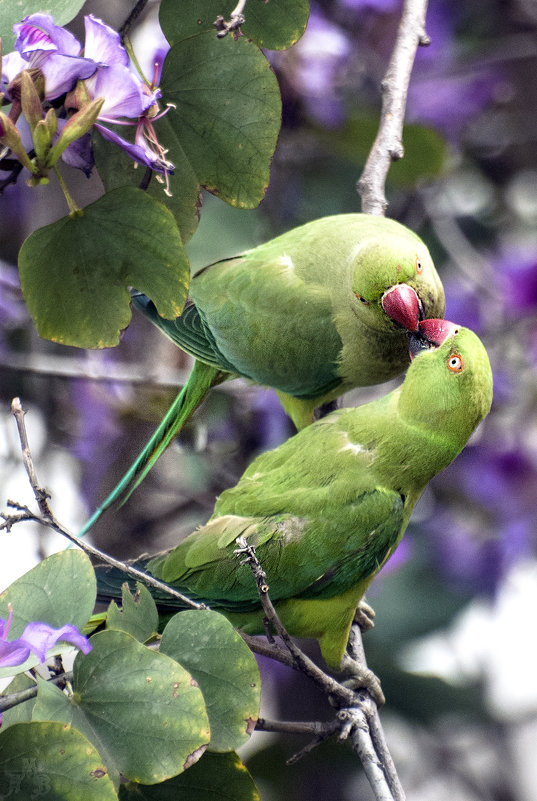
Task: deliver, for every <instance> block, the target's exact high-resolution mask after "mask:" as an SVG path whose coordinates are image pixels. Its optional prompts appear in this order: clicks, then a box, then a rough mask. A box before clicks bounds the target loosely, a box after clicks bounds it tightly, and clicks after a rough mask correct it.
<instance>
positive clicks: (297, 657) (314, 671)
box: [235, 537, 356, 705]
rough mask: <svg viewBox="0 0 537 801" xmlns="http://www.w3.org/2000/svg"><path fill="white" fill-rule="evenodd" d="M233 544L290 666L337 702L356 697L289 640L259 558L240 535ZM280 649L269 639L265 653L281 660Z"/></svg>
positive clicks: (350, 701) (345, 701) (343, 703)
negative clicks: (281, 642)
mask: <svg viewBox="0 0 537 801" xmlns="http://www.w3.org/2000/svg"><path fill="white" fill-rule="evenodd" d="M237 544H238V545H239V547H238V549H237V550H236V551H235V553H237V555H239V556H242V557H243V559H242V560H241V564H249V565H250V568H251V570H252V573H253V575H254V578H255V580H256V584H257V591H258V594H259V599H260V601H261V605H262V606H263V611H264V612H265V616H266V618H267V620H268V622H269V624H270V625H271V626H272V627H273V629H274V630H275V631H276V633H277V634H278V636H279V637H281V639H282V640H283V642H284V645H285V647H286V648H287V650H288V651H289V654H290V655H291V658H292V666H293V667H294V668H295V669H296V670H300V671H301V672H302V673H305V674H306V675H307V676H308V677H309V678H310V679H311V680H312V681H313V682H315V684H317V686H318V687H320V689H321V690H323V692H325V693H327V694H328V695H331V696H332V697H333V698H334V699H337V701H338V703H339V704H340V705H346V704H348V703H352V701H353V700H354V699H355V697H356V696H355V694H354V693H353V692H352V691H350V690H349V689H348V688H347V687H342V685H341V684H340V683H339V682H337V681H336V680H335V679H333V678H332V677H331V676H328V675H327V674H326V673H324V671H322V670H321V669H320V668H319V667H317V665H316V664H315V662H313V661H312V660H311V659H310V658H309V657H308V656H306V654H305V653H304V652H303V651H301V650H300V648H299V647H298V645H297V644H296V643H295V642H294V641H293V640H292V638H291V637H290V635H289V633H288V631H287V630H286V629H285V627H284V626H283V624H282V622H281V620H280V618H279V617H278V615H277V613H276V610H275V609H274V606H273V604H272V601H271V600H270V598H269V595H268V589H269V588H268V585H267V576H266V573H265V571H264V570H263V568H262V567H261V564H260V562H259V559H258V558H257V556H256V553H255V548H253V547H252V546H251V545H249V544H248V542H247V541H246V539H245V538H244V537H237ZM270 648H272V649H273V650H272V652H271V651H270V650H269V649H270ZM281 650H282V649H281V648H279V647H278V646H277V645H276V644H273V645H271V644H270V643H269V644H268V648H267V649H265V655H266V656H273V658H275V659H277V660H278V661H279V662H281V661H284V660H282V659H280V658H279V654H280V653H281Z"/></svg>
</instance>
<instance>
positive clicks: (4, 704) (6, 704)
mask: <svg viewBox="0 0 537 801" xmlns="http://www.w3.org/2000/svg"><path fill="white" fill-rule="evenodd" d="M72 679H73V672H72V671H67V672H65V673H60V674H59V675H57V676H52V678H50V679H47V681H49V682H50V683H51V684H61V683H62V682H64V681H72ZM36 695H37V684H35V685H34V686H33V687H27V688H26V689H25V690H19V691H18V692H16V693H7V694H6V695H2V696H0V713H2V712H6V711H7V710H8V709H13V707H14V706H18V705H19V704H23V703H24V702H25V701H31V700H32V698H35V697H36Z"/></svg>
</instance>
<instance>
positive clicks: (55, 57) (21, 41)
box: [2, 14, 97, 100]
mask: <svg viewBox="0 0 537 801" xmlns="http://www.w3.org/2000/svg"><path fill="white" fill-rule="evenodd" d="M13 31H14V32H15V33H16V34H17V39H16V42H15V52H14V53H9V54H8V55H7V56H6V57H5V58H4V59H3V63H2V89H3V91H5V92H6V94H7V96H8V98H11V94H10V91H9V85H10V84H11V83H12V81H13V80H14V78H16V76H17V75H18V74H19V73H20V72H22V70H23V69H32V70H34V69H39V70H40V71H41V72H42V73H43V75H44V78H45V99H46V100H54V99H55V98H57V97H60V96H61V95H63V94H65V93H66V92H68V91H69V90H70V89H72V88H73V86H74V85H75V84H76V82H77V81H78V80H84V79H85V78H89V76H90V75H93V73H94V72H95V71H96V69H97V64H96V63H95V62H94V61H93V60H91V59H90V58H87V57H85V58H83V57H81V56H80V51H81V46H80V42H79V41H78V40H77V39H76V38H75V37H74V36H73V34H72V33H69V31H67V30H66V29H65V28H61V27H60V26H59V25H55V24H54V20H53V18H52V17H51V16H50V14H30V16H28V17H25V18H24V19H23V21H22V22H19V23H17V24H16V25H14V26H13Z"/></svg>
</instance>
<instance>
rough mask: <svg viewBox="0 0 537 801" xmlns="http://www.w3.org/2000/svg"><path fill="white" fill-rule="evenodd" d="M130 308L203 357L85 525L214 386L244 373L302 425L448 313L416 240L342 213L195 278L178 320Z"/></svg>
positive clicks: (394, 368) (380, 371)
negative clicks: (425, 322) (428, 321)
mask: <svg viewBox="0 0 537 801" xmlns="http://www.w3.org/2000/svg"><path fill="white" fill-rule="evenodd" d="M133 303H134V305H135V306H136V307H137V308H139V309H141V310H142V311H143V312H144V313H145V314H146V315H147V316H148V317H149V318H150V319H151V320H152V321H153V323H155V325H157V326H158V328H160V329H161V331H163V332H164V333H165V334H166V335H167V336H169V337H170V338H171V339H172V340H173V342H175V343H176V344H177V345H179V347H180V348H182V349H183V350H184V351H186V352H187V353H189V354H191V355H192V356H194V357H195V359H196V361H195V363H194V367H193V370H192V373H191V374H190V377H189V379H188V381H187V383H186V385H185V386H184V388H183V389H182V390H181V392H180V393H179V395H178V396H177V398H176V399H175V401H174V402H173V404H172V406H171V407H170V409H169V410H168V412H167V413H166V416H165V417H164V419H163V420H162V422H161V424H160V425H159V427H158V428H157V430H156V431H155V433H154V435H153V436H152V437H151V439H150V441H149V442H148V443H147V445H146V447H145V448H144V449H143V451H142V452H141V453H140V455H139V456H138V458H137V459H136V461H135V462H134V463H133V465H132V466H131V468H130V469H129V471H128V472H127V473H126V474H125V476H124V477H123V479H122V480H121V481H120V482H119V484H118V485H117V486H116V487H115V489H114V490H113V491H112V493H111V494H110V495H109V496H108V497H107V498H106V500H105V501H104V503H103V504H102V505H101V506H100V507H99V508H98V509H97V511H96V512H95V513H94V515H93V516H92V517H91V518H90V520H89V521H88V522H87V523H86V525H85V526H84V528H83V529H82V531H81V532H80V536H82V535H83V534H85V533H86V532H87V531H88V530H89V529H90V528H91V526H92V525H93V524H94V523H95V522H96V520H97V519H98V518H99V517H100V515H101V514H102V512H103V511H104V510H105V509H107V508H108V507H109V506H111V505H112V503H114V502H115V501H116V500H118V499H121V500H123V501H125V500H126V499H127V498H128V497H129V495H130V494H131V493H132V492H133V490H134V489H135V488H136V487H137V486H138V484H139V483H140V482H141V481H142V480H143V479H144V477H145V476H146V475H147V473H148V472H149V470H150V469H151V467H152V466H153V464H154V463H155V461H156V460H157V459H158V457H159V456H160V455H161V453H163V451H164V450H165V449H166V448H167V446H168V445H169V444H170V442H171V441H172V440H173V438H174V437H175V436H176V435H177V434H178V433H179V431H180V430H181V428H182V427H183V425H184V424H185V422H186V421H187V420H188V418H189V417H190V415H191V414H192V413H193V412H194V411H195V410H196V409H197V407H198V406H199V405H200V404H201V403H202V401H203V399H204V397H205V395H206V394H207V392H208V391H209V389H210V388H211V387H214V386H216V385H217V384H219V383H220V382H222V381H224V380H226V379H230V378H236V377H237V376H242V377H244V378H247V379H249V380H251V381H254V382H255V383H257V384H261V385H263V386H267V387H273V388H274V389H275V390H276V391H277V393H278V396H279V398H280V401H281V403H282V405H283V408H284V409H285V411H286V412H287V413H288V414H289V415H290V417H291V418H292V420H293V422H294V423H295V425H296V427H297V429H299V430H300V429H302V428H304V427H305V426H307V425H309V424H310V423H311V422H312V420H313V411H314V409H315V408H316V407H318V406H320V405H322V404H324V403H327V402H329V401H332V400H334V399H335V398H337V397H339V396H340V395H342V394H343V393H344V392H347V391H348V390H350V389H353V388H354V387H359V386H368V385H371V384H377V383H381V382H383V381H387V380H388V379H390V378H393V377H394V376H396V375H398V374H399V373H400V372H402V371H403V370H404V369H405V368H406V366H407V365H408V362H409V356H408V343H407V337H406V331H405V329H407V330H411V331H415V330H416V328H417V325H418V322H419V320H421V319H424V318H427V317H442V316H443V314H444V291H443V288H442V284H441V282H440V279H439V277H438V274H437V272H436V270H435V267H434V264H433V262H432V260H431V257H430V255H429V251H428V250H427V247H426V246H425V244H424V243H423V242H422V241H421V239H420V238H419V237H418V236H417V235H416V234H415V233H413V232H412V231H410V230H409V229H408V228H405V227H404V226H403V225H401V224H400V223H398V222H396V221H395V220H390V219H386V218H384V217H375V216H372V215H369V214H339V215H336V216H332V217H323V218H321V219H319V220H314V221H313V222H310V223H306V225H302V226H300V227H299V228H295V229H293V230H291V231H289V232H288V233H285V234H283V235H282V236H278V237H276V238H275V239H272V240H271V241H270V242H267V243H265V244H262V245H259V246H258V247H256V248H254V249H253V250H249V251H247V252H246V253H245V254H244V255H242V256H239V257H237V258H233V259H228V260H225V261H220V262H217V263H215V264H211V265H210V266H208V267H205V268H204V269H202V270H201V271H200V272H198V273H197V274H196V275H195V276H194V277H193V279H192V282H191V285H190V298H189V301H188V302H187V304H186V306H185V309H184V311H183V313H182V314H181V316H180V317H178V318H177V319H176V320H165V319H164V318H162V317H160V316H159V314H158V312H157V310H156V308H155V306H154V305H153V303H152V302H151V301H150V300H149V298H147V297H146V296H145V295H142V294H141V293H137V292H133Z"/></svg>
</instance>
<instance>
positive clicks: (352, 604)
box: [99, 320, 492, 671]
mask: <svg viewBox="0 0 537 801" xmlns="http://www.w3.org/2000/svg"><path fill="white" fill-rule="evenodd" d="M433 346H434V347H433ZM411 351H412V352H413V353H414V354H415V358H414V359H413V361H412V363H411V364H410V367H409V369H408V372H407V374H406V377H405V380H404V382H403V384H402V386H401V387H399V388H398V389H396V390H394V391H393V392H391V393H390V394H388V395H386V396H384V397H383V398H381V399H380V400H376V401H373V402H372V403H367V404H364V405H363V406H360V407H358V408H350V409H340V410H337V411H335V412H333V413H331V414H329V415H327V416H326V417H325V418H323V419H321V420H318V421H316V422H314V423H313V424H312V425H310V426H308V427H307V428H305V429H304V430H302V431H300V432H299V433H298V434H296V435H295V436H294V437H291V438H290V439H289V440H287V442H285V443H284V444H283V445H280V446H279V447H278V448H276V449H275V450H272V451H269V452H266V453H263V454H261V455H260V456H258V457H257V459H255V460H254V462H252V464H251V465H250V466H249V467H248V468H247V470H246V471H245V473H244V474H243V476H242V478H241V479H240V480H239V482H238V483H237V484H236V486H235V487H233V488H231V489H228V490H225V491H224V492H223V493H222V494H221V495H220V497H219V498H218V499H217V502H216V505H215V508H214V513H213V515H212V517H211V518H210V520H209V521H208V522H207V523H206V524H205V525H204V526H202V527H201V528H199V529H198V530H197V531H195V532H193V533H192V534H190V535H189V536H188V537H186V539H184V540H183V541H182V542H181V543H180V544H179V545H178V546H177V547H176V548H174V549H173V550H171V551H169V552H166V553H163V554H159V555H157V556H155V557H154V558H152V559H151V560H150V561H147V560H146V561H145V562H142V563H140V562H138V563H137V566H140V565H143V566H144V567H145V569H146V570H147V571H148V572H150V573H151V574H152V575H153V576H155V577H157V578H159V579H161V580H163V581H165V582H167V583H168V584H170V585H172V586H173V587H175V588H177V589H178V590H179V591H180V592H182V593H183V594H184V595H186V596H188V597H189V598H191V599H193V600H198V601H204V602H205V603H206V604H207V605H208V606H209V607H211V608H212V609H216V610H218V611H221V612H222V613H223V614H225V616H226V617H227V618H229V620H230V621H231V622H232V623H233V624H234V625H235V626H236V627H237V628H240V629H242V630H243V631H244V632H245V633H248V634H262V633H264V628H263V613H262V608H261V605H260V602H259V599H258V594H257V589H256V584H255V581H254V578H253V576H252V573H251V570H250V567H248V566H247V565H245V564H240V562H239V559H238V558H237V555H236V554H235V550H236V548H237V538H238V537H243V538H245V539H246V541H247V542H248V544H249V545H252V546H255V549H256V553H257V557H258V559H259V561H260V563H261V565H262V567H263V568H264V570H265V571H266V574H267V583H268V586H269V594H270V598H271V600H272V602H273V604H274V606H275V608H276V611H277V613H278V615H279V616H280V618H281V620H282V622H283V624H284V626H285V627H286V628H287V630H288V632H289V633H290V634H291V635H293V636H296V637H309V638H315V639H317V640H318V642H319V645H320V648H321V653H322V656H323V658H324V660H325V662H326V664H327V665H328V666H329V667H330V668H331V669H334V670H336V671H337V670H339V669H341V668H342V666H343V664H344V655H345V648H346V644H347V639H348V635H349V630H350V626H351V623H352V621H353V618H354V615H355V612H356V608H357V605H358V603H359V602H360V599H361V598H362V597H363V595H364V593H365V591H366V590H367V588H368V586H369V584H370V582H371V580H372V579H373V577H374V576H375V575H376V573H378V571H379V570H380V568H381V567H382V566H383V565H384V564H385V563H386V561H387V560H388V559H389V558H390V556H391V555H392V554H393V552H394V551H395V549H396V548H397V545H398V544H399V542H400V540H401V538H402V536H403V533H404V531H405V529H406V527H407V524H408V520H409V517H410V514H411V512H412V509H413V508H414V505H415V504H416V501H417V500H418V498H419V497H420V495H421V493H422V492H423V490H424V488H425V486H426V484H427V482H428V481H429V480H430V479H431V478H432V477H433V476H435V475H436V474H437V473H439V472H440V471H441V470H443V469H444V468H445V467H447V465H448V464H449V463H450V462H451V461H452V460H453V459H455V457H456V456H457V455H458V453H459V452H460V451H461V450H462V448H463V447H464V445H465V444H466V442H467V440H468V438H469V437H470V435H471V434H472V432H473V431H474V429H475V428H476V426H477V425H478V423H479V422H480V421H481V420H482V419H483V418H484V417H485V416H486V414H487V413H488V411H489V409H490V405H491V401H492V373H491V369H490V364H489V360H488V357H487V353H486V351H485V348H484V347H483V345H482V343H481V342H480V340H479V339H478V337H477V336H476V335H475V334H474V333H473V332H472V331H470V330H469V329H467V328H461V327H458V326H456V325H454V324H453V323H450V322H447V321H445V320H426V321H424V322H422V323H420V334H419V335H415V336H412V337H411ZM117 579H118V576H117V574H116V575H115V579H114V581H115V584H114V582H111V581H109V580H108V579H107V570H106V569H104V571H103V573H101V577H100V581H99V587H100V589H99V594H100V597H101V598H103V597H106V596H107V595H108V596H110V595H118V594H119V592H118V589H119V587H118V584H119V583H120V582H118V580H117ZM112 588H113V590H114V591H113V592H110V590H111V589H112ZM152 592H153V590H152ZM158 597H159V601H160V599H162V598H163V596H162V595H159V596H158ZM176 603H177V602H176V601H175V600H174V599H173V598H168V599H167V600H166V602H165V607H166V610H167V611H171V610H173V609H174V608H178V606H177V605H176Z"/></svg>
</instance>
